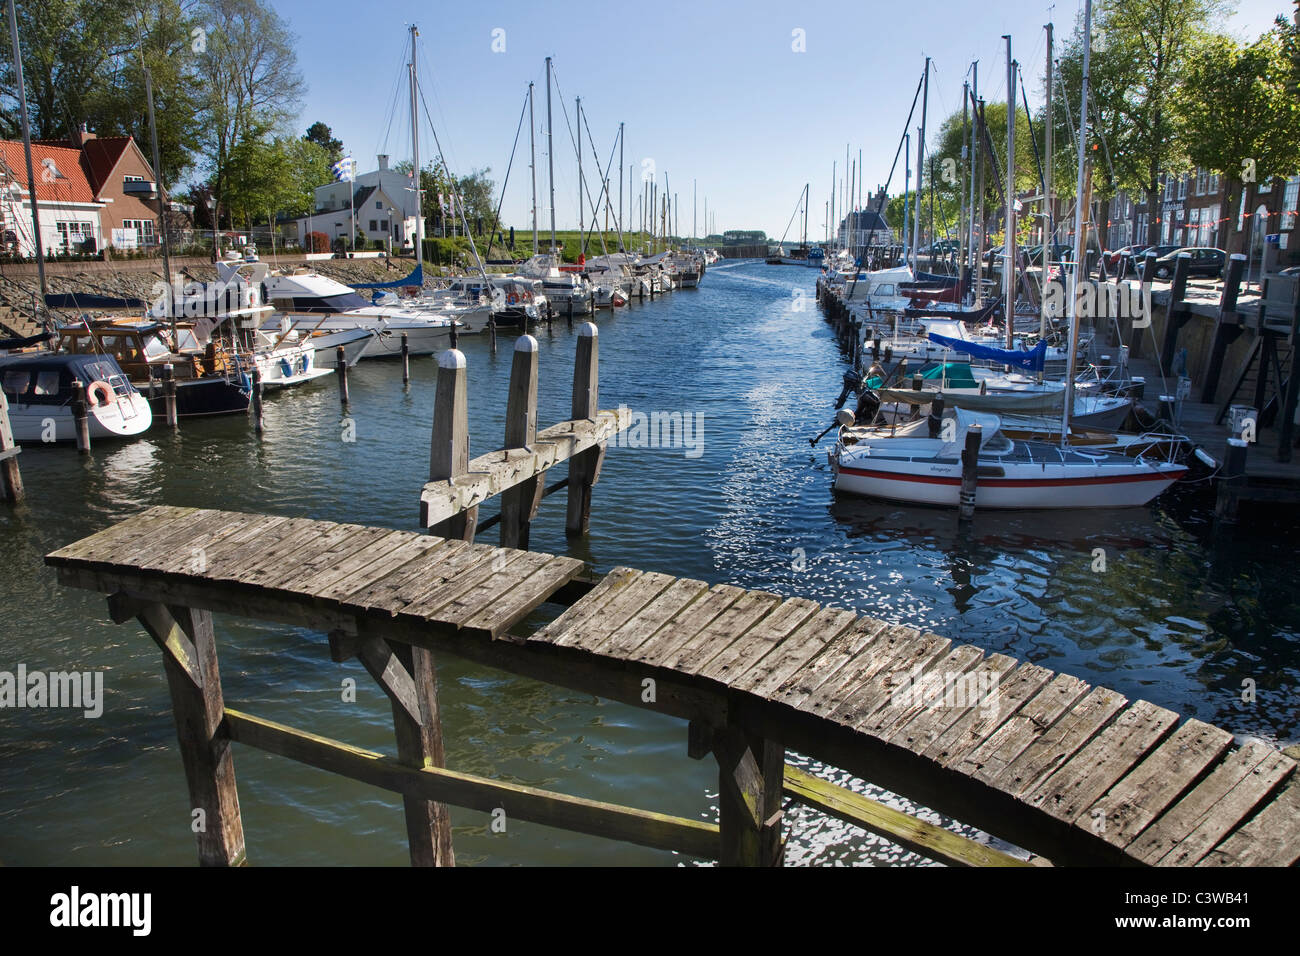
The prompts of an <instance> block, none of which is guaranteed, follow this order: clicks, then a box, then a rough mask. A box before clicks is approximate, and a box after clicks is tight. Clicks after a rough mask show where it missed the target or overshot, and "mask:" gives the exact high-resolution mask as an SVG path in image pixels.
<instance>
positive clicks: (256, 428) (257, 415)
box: [251, 365, 264, 435]
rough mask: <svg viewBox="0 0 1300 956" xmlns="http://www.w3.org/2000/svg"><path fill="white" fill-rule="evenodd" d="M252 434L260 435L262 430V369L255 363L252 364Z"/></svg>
mask: <svg viewBox="0 0 1300 956" xmlns="http://www.w3.org/2000/svg"><path fill="white" fill-rule="evenodd" d="M251 407H252V409H253V434H255V435H260V434H262V430H263V427H264V426H263V423H262V370H261V369H260V368H258V367H257V366H256V365H254V366H253V394H252V406H251Z"/></svg>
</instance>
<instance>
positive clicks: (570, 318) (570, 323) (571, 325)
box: [566, 295, 573, 328]
mask: <svg viewBox="0 0 1300 956" xmlns="http://www.w3.org/2000/svg"><path fill="white" fill-rule="evenodd" d="M566 318H567V319H568V322H569V328H573V296H572V295H570V296H569V308H568V314H567V316H566Z"/></svg>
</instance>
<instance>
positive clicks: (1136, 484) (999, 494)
mask: <svg viewBox="0 0 1300 956" xmlns="http://www.w3.org/2000/svg"><path fill="white" fill-rule="evenodd" d="M849 417H850V418H851V417H852V416H851V415H849ZM950 420H951V421H952V422H953V423H954V427H951V428H948V429H946V430H947V431H948V432H949V434H948V435H947V436H941V437H939V438H930V437H929V436H928V434H927V435H926V436H925V437H917V436H912V435H908V436H901V437H900V436H895V437H888V438H868V439H866V440H862V441H857V442H855V443H852V444H850V443H846V442H845V441H844V440H843V439H841V440H839V441H837V443H836V445H835V447H834V448H833V449H832V450H831V451H830V452H829V460H830V466H831V472H832V474H833V476H834V487H835V489H836V490H837V491H842V492H847V493H850V494H856V495H866V496H869V497H873V498H884V499H887V500H890V501H899V502H905V503H908V504H923V505H942V506H949V507H951V506H955V505H957V504H959V502H960V495H961V487H962V454H963V448H964V446H965V442H966V436H967V434H968V433H969V432H970V430H971V429H972V428H973V427H977V426H978V427H979V428H980V445H979V456H978V462H977V464H978V470H977V475H978V478H977V485H976V493H975V507H976V509H983V508H994V509H1036V508H1125V507H1136V506H1140V505H1145V504H1146V503H1148V502H1149V501H1151V500H1152V499H1153V498H1155V497H1156V496H1157V495H1158V494H1160V493H1161V492H1163V491H1164V490H1166V489H1167V488H1169V486H1170V485H1172V484H1173V483H1174V482H1175V481H1177V480H1178V479H1179V478H1182V477H1183V476H1184V475H1185V474H1186V473H1187V468H1186V466H1184V465H1180V464H1177V463H1176V462H1172V461H1159V460H1148V459H1147V458H1145V457H1142V456H1140V455H1139V456H1137V457H1130V456H1129V455H1124V454H1119V453H1116V452H1112V451H1108V450H1104V449H1097V448H1091V447H1078V446H1069V445H1067V446H1064V447H1063V446H1061V445H1057V444H1050V443H1047V442H1037V441H1017V440H1012V439H1010V438H1008V437H1006V436H1005V435H1003V434H1002V432H1001V427H1002V422H1001V420H1000V419H999V418H998V416H996V415H984V414H979V413H975V412H968V411H966V410H965V409H954V410H953V411H952V412H951V419H950ZM945 437H946V438H947V440H945Z"/></svg>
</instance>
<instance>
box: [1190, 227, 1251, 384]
mask: <svg viewBox="0 0 1300 956" xmlns="http://www.w3.org/2000/svg"><path fill="white" fill-rule="evenodd" d="M1245 271H1246V257H1245V256H1243V255H1242V254H1241V253H1239V252H1238V253H1234V254H1233V255H1231V256H1229V257H1228V265H1227V268H1226V269H1225V270H1224V273H1223V295H1222V297H1221V298H1220V299H1219V314H1218V318H1217V320H1216V321H1215V323H1214V338H1213V339H1212V340H1211V343H1210V360H1209V365H1208V366H1207V368H1206V370H1205V382H1204V384H1203V386H1202V388H1201V404H1203V405H1213V404H1214V396H1215V394H1216V393H1217V392H1218V390H1219V376H1220V375H1221V374H1222V372H1223V357H1224V355H1225V354H1227V351H1228V346H1229V344H1231V343H1232V341H1233V340H1234V339H1235V338H1236V337H1237V336H1238V335H1240V334H1241V325H1240V324H1238V323H1237V322H1236V321H1235V319H1236V312H1237V293H1238V292H1239V291H1240V289H1241V276H1242V273H1244V272H1245Z"/></svg>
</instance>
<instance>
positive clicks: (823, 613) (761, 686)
mask: <svg viewBox="0 0 1300 956" xmlns="http://www.w3.org/2000/svg"><path fill="white" fill-rule="evenodd" d="M857 620H858V616H857V615H856V614H854V613H853V612H852V611H846V610H844V609H843V608H836V607H827V608H822V609H821V610H820V611H818V612H817V613H816V614H814V615H813V616H812V617H810V618H809V619H808V620H806V621H804V623H803V624H801V625H799V628H798V630H796V631H795V632H794V633H793V634H791V635H790V636H789V637H787V638H786V639H785V640H784V641H782V642H781V644H780V645H779V646H778V647H776V648H775V649H773V651H772V652H771V653H770V654H768V655H767V656H766V657H764V658H763V659H762V660H761V661H759V662H758V664H757V665H756V666H755V667H754V668H753V669H752V670H751V671H750V672H749V673H748V674H745V675H742V676H741V678H740V679H739V680H738V681H736V682H735V683H733V684H732V687H734V688H735V689H737V690H743V691H747V692H748V693H751V694H754V695H755V696H757V697H766V696H768V695H769V694H771V693H774V692H775V691H776V689H777V688H778V687H780V686H781V685H782V684H783V683H785V682H786V680H788V679H789V678H790V677H792V676H793V675H794V673H795V672H796V671H798V670H799V668H801V667H803V666H805V665H806V664H807V663H808V662H809V661H811V660H812V659H813V658H814V657H816V656H817V655H818V654H820V653H822V651H824V650H825V649H826V647H827V645H828V644H830V642H831V641H833V640H834V639H835V638H837V637H839V636H840V635H842V634H844V633H845V632H846V631H848V629H849V628H851V627H852V626H853V625H854V624H855V623H856V622H857Z"/></svg>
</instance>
